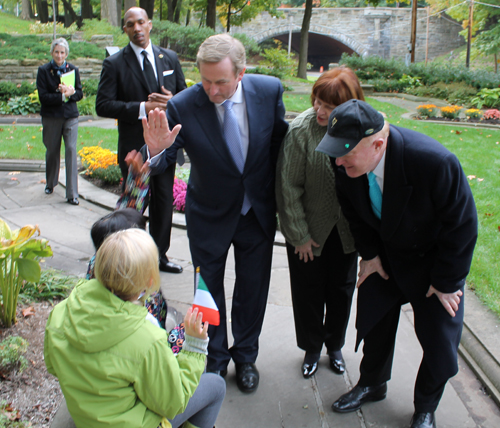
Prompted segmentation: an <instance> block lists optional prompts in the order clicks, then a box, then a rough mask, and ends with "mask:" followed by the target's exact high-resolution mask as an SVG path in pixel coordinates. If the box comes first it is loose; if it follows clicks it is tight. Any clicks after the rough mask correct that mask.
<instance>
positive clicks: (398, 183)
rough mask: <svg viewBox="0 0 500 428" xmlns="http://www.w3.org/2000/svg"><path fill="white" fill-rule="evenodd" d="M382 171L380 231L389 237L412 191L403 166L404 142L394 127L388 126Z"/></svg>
mask: <svg viewBox="0 0 500 428" xmlns="http://www.w3.org/2000/svg"><path fill="white" fill-rule="evenodd" d="M390 129H391V130H390V132H391V133H390V136H389V140H388V142H387V151H386V159H385V171H384V192H383V198H382V224H381V230H380V233H381V235H382V237H383V239H389V238H390V237H391V236H392V235H393V234H394V232H395V231H396V229H397V228H398V226H399V224H400V222H401V218H402V216H403V213H404V211H405V208H406V205H407V204H408V201H409V200H410V196H411V194H412V192H413V186H411V185H408V184H407V179H406V174H405V168H404V163H403V160H404V156H403V155H404V143H403V139H402V137H401V134H400V133H399V132H398V131H397V129H396V128H394V127H392V126H391V128H390Z"/></svg>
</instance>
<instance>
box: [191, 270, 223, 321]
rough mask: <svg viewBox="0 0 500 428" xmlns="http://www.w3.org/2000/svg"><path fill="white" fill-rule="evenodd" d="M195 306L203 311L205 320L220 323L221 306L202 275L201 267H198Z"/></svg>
mask: <svg viewBox="0 0 500 428" xmlns="http://www.w3.org/2000/svg"><path fill="white" fill-rule="evenodd" d="M193 308H198V310H199V311H200V312H203V322H205V321H207V322H208V323H209V324H210V325H219V324H220V316H219V308H218V307H217V305H216V304H215V300H214V298H213V297H212V295H211V294H210V291H208V288H207V284H205V281H203V278H202V277H201V275H200V268H199V267H197V268H196V292H195V295H194V301H193Z"/></svg>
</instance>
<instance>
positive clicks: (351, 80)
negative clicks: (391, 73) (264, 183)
mask: <svg viewBox="0 0 500 428" xmlns="http://www.w3.org/2000/svg"><path fill="white" fill-rule="evenodd" d="M352 98H357V99H360V100H364V95H363V90H362V89H361V85H360V83H359V80H358V78H357V77H356V75H355V74H354V72H353V71H352V70H351V69H349V68H345V67H338V68H335V69H333V70H330V71H327V72H325V73H323V74H322V75H321V76H320V77H319V79H318V80H317V81H316V83H315V84H314V86H313V89H312V94H311V102H312V105H313V107H312V108H310V109H308V110H306V111H305V112H303V113H302V114H300V115H299V116H298V117H297V118H296V119H295V120H294V121H293V122H292V123H291V125H290V127H289V128H288V133H287V135H286V137H285V139H284V141H283V144H282V147H281V152H280V156H279V159H278V166H277V173H276V198H277V204H278V213H279V220H280V228H281V231H282V232H283V235H284V236H285V238H286V247H287V254H288V266H289V270H290V285H291V290H292V302H293V312H294V319H295V332H296V337H297V345H298V346H299V348H301V349H303V350H304V351H305V357H304V361H303V364H302V375H303V376H304V377H305V378H309V377H311V376H312V375H313V374H314V373H316V371H317V369H318V363H319V359H320V355H321V350H322V348H323V344H324V345H325V346H326V349H327V353H328V356H329V360H330V367H331V369H332V370H333V371H334V372H335V373H337V374H343V373H344V371H345V362H344V359H343V357H342V347H343V346H344V342H345V333H346V329H347V323H348V321H349V314H350V310H351V302H352V295H353V292H354V287H355V283H356V267H357V253H356V251H355V248H354V241H353V238H352V236H351V233H350V231H349V225H348V223H347V221H346V219H345V218H344V216H343V215H342V212H341V210H340V205H339V202H338V201H337V195H336V192H335V176H334V172H333V168H332V165H331V161H330V158H329V157H328V156H326V155H325V154H324V153H319V152H317V151H316V147H317V146H318V144H319V143H320V141H321V139H322V138H323V136H324V135H325V133H326V128H327V123H328V118H329V116H330V113H331V112H332V110H333V109H334V108H335V107H337V106H338V105H340V104H342V103H344V102H346V101H348V100H350V99H352ZM325 309H326V311H325Z"/></svg>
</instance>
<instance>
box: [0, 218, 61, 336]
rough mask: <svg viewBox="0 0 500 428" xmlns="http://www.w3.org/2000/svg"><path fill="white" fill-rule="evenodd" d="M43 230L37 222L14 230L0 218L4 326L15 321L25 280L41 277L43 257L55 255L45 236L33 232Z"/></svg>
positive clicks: (1, 307)
mask: <svg viewBox="0 0 500 428" xmlns="http://www.w3.org/2000/svg"><path fill="white" fill-rule="evenodd" d="M37 232H38V234H40V229H38V226H32V225H27V226H24V227H22V228H21V229H17V230H14V231H11V229H10V227H9V226H8V225H7V223H5V222H4V221H3V220H2V219H0V288H1V291H2V304H1V305H0V317H1V319H2V322H3V324H4V326H5V327H7V328H8V327H10V326H11V325H12V324H13V323H15V322H16V309H17V299H18V296H19V291H20V290H21V286H22V284H23V282H24V281H31V282H37V281H39V280H40V264H39V262H38V260H39V259H40V258H41V257H50V256H52V249H51V248H50V246H49V244H48V241H47V240H46V239H37V238H34V237H33V236H34V235H35V233H37Z"/></svg>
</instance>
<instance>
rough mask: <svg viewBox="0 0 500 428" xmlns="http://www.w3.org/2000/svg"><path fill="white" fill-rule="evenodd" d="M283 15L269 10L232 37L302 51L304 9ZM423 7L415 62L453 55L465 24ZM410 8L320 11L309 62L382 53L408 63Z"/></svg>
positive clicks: (311, 36) (316, 11)
mask: <svg viewBox="0 0 500 428" xmlns="http://www.w3.org/2000/svg"><path fill="white" fill-rule="evenodd" d="M279 10H280V11H281V12H282V13H281V16H280V17H272V16H271V15H269V13H267V12H263V13H261V14H260V15H258V16H257V17H256V18H255V19H253V20H251V21H248V22H246V23H245V24H244V25H243V26H241V27H233V28H232V29H231V33H233V34H234V33H243V34H246V35H247V36H248V37H251V38H253V39H254V40H256V41H257V42H258V43H261V42H263V41H265V40H267V39H270V38H275V39H279V40H281V41H282V42H283V47H287V46H288V44H289V35H290V31H291V33H292V38H291V49H292V50H293V51H296V52H298V51H299V43H300V28H301V26H302V20H303V18H304V9H299V8H289V9H287V8H282V9H279ZM427 13H428V12H427V9H425V8H421V9H418V13H417V40H416V48H415V60H416V61H424V60H425V58H426V52H427V58H428V59H429V60H431V59H433V58H435V57H437V56H439V55H442V54H445V53H447V52H450V51H451V50H453V49H455V48H457V47H459V46H461V45H463V44H464V43H465V41H464V39H463V37H462V36H460V35H459V34H458V33H459V31H461V30H462V27H461V25H460V24H459V23H457V22H456V21H454V20H453V19H452V18H450V17H449V16H447V15H445V14H441V15H434V16H432V15H431V16H429V17H428V15H427ZM410 30H411V9H410V8H384V7H377V8H371V7H369V8H314V9H313V10H312V16H311V24H310V29H309V55H308V61H309V62H310V63H311V64H313V66H314V67H315V68H319V67H320V66H324V68H325V69H327V68H328V64H329V63H332V62H338V61H339V59H340V56H341V55H342V53H344V52H347V53H353V52H356V53H357V54H359V55H361V56H368V55H378V56H380V57H382V58H385V59H390V58H398V59H405V58H406V55H407V54H408V53H409V45H410V37H411V36H410V34H411V31H410Z"/></svg>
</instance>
